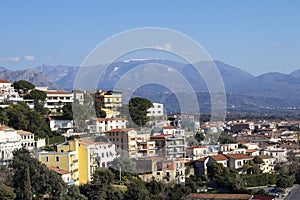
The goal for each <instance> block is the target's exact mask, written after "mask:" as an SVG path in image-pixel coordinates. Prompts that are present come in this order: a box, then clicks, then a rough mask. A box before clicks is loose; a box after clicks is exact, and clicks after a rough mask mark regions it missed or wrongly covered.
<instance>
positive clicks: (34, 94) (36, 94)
mask: <svg viewBox="0 0 300 200" xmlns="http://www.w3.org/2000/svg"><path fill="white" fill-rule="evenodd" d="M28 98H29V99H34V100H35V101H42V102H43V101H45V100H46V98H47V94H46V93H45V92H44V91H41V90H36V89H33V90H31V91H30V93H29V95H28Z"/></svg>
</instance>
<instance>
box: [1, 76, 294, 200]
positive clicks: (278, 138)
mask: <svg viewBox="0 0 300 200" xmlns="http://www.w3.org/2000/svg"><path fill="white" fill-rule="evenodd" d="M0 102H1V105H0V107H1V110H0V111H1V112H0V120H1V126H0V165H1V171H2V172H1V173H4V172H5V170H8V169H10V168H14V166H15V164H14V163H16V162H17V160H16V159H19V158H22V157H20V155H18V153H22V155H23V156H26V155H27V153H26V152H28V155H30V158H28V159H34V160H35V161H34V162H36V161H37V163H38V164H36V165H41V166H45V167H46V168H45V169H44V168H43V170H50V171H51V173H52V172H53V173H54V172H55V174H56V175H55V176H56V177H60V181H62V182H64V183H63V184H65V185H66V187H71V186H72V187H78V188H80V191H79V189H78V188H77V189H76V191H77V193H78V196H80V195H81V196H80V198H79V197H78V199H85V198H88V199H93V198H91V196H95V194H96V193H97V192H99V191H102V192H103V193H107V192H109V191H110V192H111V190H108V189H107V187H105V188H103V185H109V186H110V187H111V188H113V189H112V191H114V192H115V193H116V194H115V197H118V199H120V198H124V199H129V198H130V199H133V197H134V195H135V194H134V190H133V188H136V187H137V185H142V186H143V188H142V189H141V190H139V191H140V192H141V195H145V194H149V196H148V197H149V198H145V199H151V198H152V199H154V198H155V199H156V197H157V196H160V197H161V199H181V198H184V199H202V198H206V199H212V198H216V197H212V196H210V195H211V194H212V193H219V194H220V195H225V196H223V199H229V198H235V199H237V198H239V199H260V196H261V197H262V196H264V197H265V198H270V199H272V198H274V197H278V196H279V195H282V194H284V193H285V189H286V188H290V187H292V186H293V184H294V183H300V172H299V156H300V151H299V133H300V121H296V120H280V119H273V120H270V119H264V118H258V119H245V118H244V119H232V120H226V121H218V122H210V121H209V120H206V121H203V120H200V116H196V115H193V114H183V113H177V114H173V115H169V114H168V113H165V110H164V104H162V103H159V102H150V101H149V100H147V99H144V98H139V97H136V98H132V99H131V100H130V102H129V104H124V102H123V99H122V92H120V91H102V90H99V91H73V92H65V91H58V90H49V89H48V88H46V87H36V86H34V85H32V84H31V83H29V82H27V81H16V82H14V83H11V82H9V81H8V80H0ZM149 102H150V103H149ZM23 115H24V116H23ZM14 155H16V156H14ZM25 162H26V161H25ZM32 162H33V161H32ZM28 165H30V164H29V163H28ZM26 170H29V173H30V174H32V173H35V172H31V171H30V170H32V169H31V168H30V167H28V169H27V168H26ZM15 174H16V172H15ZM15 174H14V173H12V176H13V177H14V178H15ZM112 174H113V175H112ZM99 177H100V178H99ZM103 177H110V178H107V179H104V178H103ZM111 177H114V178H111ZM19 178H20V177H19ZM33 178H34V177H30V179H32V180H31V184H33V183H32V181H33ZM8 179H9V180H11V178H9V177H7V180H8ZM21 179H22V178H20V179H18V181H24V180H21ZM7 180H6V179H4V180H2V179H0V182H1V185H5V187H6V188H7V190H5V191H6V192H7V193H10V194H11V197H15V195H17V196H18V195H22V192H24V191H19V190H17V188H16V185H15V184H12V183H10V181H7ZM107 180H109V181H108V182H107ZM6 181H7V182H6ZM99 181H100V182H99ZM12 182H13V181H12ZM24 183H27V184H28V183H29V182H26V181H24ZM97 184H99V185H97ZM155 184H156V185H157V187H158V188H157V189H156V191H155V192H154V193H153V191H150V190H151V189H150V188H152V187H154V186H153V185H155ZM96 186H97V187H96ZM142 186H139V187H142ZM268 186H272V187H274V186H277V187H276V188H279V189H278V190H274V189H273V190H268V188H267V187H268ZM34 187H35V186H33V185H31V188H34ZM93 187H94V188H93ZM110 187H109V188H110ZM162 187H164V188H167V189H162ZM3 188H4V187H3ZM159 188H160V189H159ZM269 188H270V187H269ZM152 189H153V188H152ZM3 190H4V189H3ZM32 190H33V189H32ZM153 190H154V189H153ZM166 191H168V192H166ZM27 192H28V191H27ZM66 193H68V192H66ZM236 193H238V194H243V195H241V196H240V197H237V196H235V195H236ZM3 194H4V191H3ZM150 194H151V195H157V196H151V195H150ZM32 195H41V196H42V197H43V198H54V197H62V196H63V195H65V194H64V193H59V194H57V193H55V192H53V191H49V190H44V191H43V190H40V191H39V192H37V191H35V190H33V191H32ZM55 195H57V196H55ZM68 195H70V194H68ZM130 195H132V196H130ZM203 195H204V196H205V195H206V196H205V197H204V196H203ZM216 195H217V194H216ZM96 196H97V195H96ZM98 196H99V195H98ZM100 196H101V195H100ZM104 196H105V195H104ZM104 196H103V194H102V197H103V198H96V197H95V198H94V199H113V197H112V196H114V195H111V196H109V195H107V198H105V197H104ZM146 196H147V195H146ZM272 196H273V197H272ZM70 198H74V196H73V197H72V196H70ZM0 199H1V198H0ZM66 199H67V198H66ZM137 199H140V198H139V197H137ZM261 199H263V198H261Z"/></svg>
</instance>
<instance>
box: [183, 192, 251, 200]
mask: <svg viewBox="0 0 300 200" xmlns="http://www.w3.org/2000/svg"><path fill="white" fill-rule="evenodd" d="M251 198H252V195H250V194H196V193H192V194H189V195H187V196H186V198H185V199H193V200H196V199H214V200H217V199H219V200H227V199H228V200H230V199H232V200H250V199H251Z"/></svg>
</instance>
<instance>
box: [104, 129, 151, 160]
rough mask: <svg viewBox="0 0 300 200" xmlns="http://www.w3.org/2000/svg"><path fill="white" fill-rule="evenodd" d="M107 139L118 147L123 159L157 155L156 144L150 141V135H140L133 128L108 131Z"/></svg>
mask: <svg viewBox="0 0 300 200" xmlns="http://www.w3.org/2000/svg"><path fill="white" fill-rule="evenodd" d="M105 134H106V137H107V138H108V139H109V141H110V142H111V143H113V144H115V145H116V148H117V151H118V153H119V155H120V156H122V157H131V158H132V157H133V158H135V157H148V156H154V155H155V142H153V141H149V139H148V138H150V135H149V134H148V135H147V134H138V133H137V131H135V130H133V129H132V128H127V129H112V130H109V131H107V132H106V133H105Z"/></svg>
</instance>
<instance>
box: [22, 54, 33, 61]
mask: <svg viewBox="0 0 300 200" xmlns="http://www.w3.org/2000/svg"><path fill="white" fill-rule="evenodd" d="M24 59H25V60H34V59H35V57H34V56H30V55H26V56H24Z"/></svg>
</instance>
